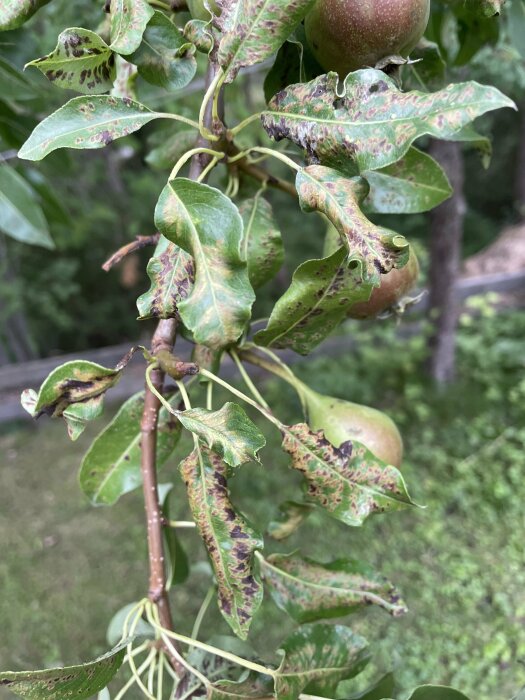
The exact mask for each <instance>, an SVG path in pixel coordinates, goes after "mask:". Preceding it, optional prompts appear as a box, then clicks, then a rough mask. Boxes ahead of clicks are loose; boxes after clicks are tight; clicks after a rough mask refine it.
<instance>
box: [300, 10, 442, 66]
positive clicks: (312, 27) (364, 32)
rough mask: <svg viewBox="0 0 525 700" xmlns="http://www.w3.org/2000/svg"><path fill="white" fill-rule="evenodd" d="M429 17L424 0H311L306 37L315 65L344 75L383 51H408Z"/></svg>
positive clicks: (383, 54)
mask: <svg viewBox="0 0 525 700" xmlns="http://www.w3.org/2000/svg"><path fill="white" fill-rule="evenodd" d="M429 16H430V0H317V2H316V4H315V5H314V6H313V8H312V10H311V11H310V12H309V13H308V15H307V16H306V18H305V31H306V39H307V41H308V44H309V46H310V48H311V50H312V52H313V54H314V56H315V58H316V59H317V61H318V62H319V63H320V65H321V66H322V67H323V68H324V69H325V70H326V71H336V72H337V73H339V76H340V77H341V78H344V77H345V76H346V75H347V74H348V73H350V72H351V71H354V70H357V69H358V68H366V67H372V68H373V67H374V66H375V65H376V64H377V63H378V62H379V61H380V60H381V59H383V58H386V57H387V56H392V55H398V56H408V54H409V53H410V51H412V49H413V48H414V47H415V45H416V44H417V43H418V41H419V40H420V39H421V37H422V36H423V34H424V32H425V29H426V26H427V24H428V19H429Z"/></svg>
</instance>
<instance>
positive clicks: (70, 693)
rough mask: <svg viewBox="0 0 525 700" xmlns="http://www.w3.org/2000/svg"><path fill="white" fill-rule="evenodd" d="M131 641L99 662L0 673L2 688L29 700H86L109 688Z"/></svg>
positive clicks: (101, 657)
mask: <svg viewBox="0 0 525 700" xmlns="http://www.w3.org/2000/svg"><path fill="white" fill-rule="evenodd" d="M127 644H128V640H126V641H124V642H121V643H120V644H118V645H117V646H116V647H114V648H113V649H112V650H111V651H108V653H107V654H104V655H103V656H99V658H98V659H95V661H90V662H88V663H86V664H82V665H77V666H66V667H64V668H48V669H45V670H42V671H17V672H10V671H7V672H3V673H2V672H0V687H1V688H6V689H7V690H10V691H11V692H12V693H15V695H18V696H20V697H21V698H27V700H67V699H68V698H74V699H75V700H85V699H86V698H91V697H93V695H96V694H97V693H98V691H99V690H102V688H105V687H106V686H107V684H108V683H109V682H110V681H111V679H112V678H113V676H114V675H115V674H116V673H117V671H118V670H119V668H120V666H121V665H122V661H123V659H124V655H125V653H126V646H127Z"/></svg>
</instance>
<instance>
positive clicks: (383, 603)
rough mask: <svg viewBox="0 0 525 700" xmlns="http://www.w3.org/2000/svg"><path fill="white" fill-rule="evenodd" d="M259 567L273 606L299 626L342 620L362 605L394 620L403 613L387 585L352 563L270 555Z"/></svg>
mask: <svg viewBox="0 0 525 700" xmlns="http://www.w3.org/2000/svg"><path fill="white" fill-rule="evenodd" d="M260 567H261V575H262V579H263V583H264V584H265V585H267V586H268V587H269V588H270V593H271V594H272V598H273V599H274V601H275V603H276V605H277V606H278V607H279V608H281V610H284V611H285V612H287V613H288V614H289V615H290V617H292V618H293V619H294V620H295V621H296V622H299V623H304V622H314V621H315V620H322V619H327V618H331V617H342V616H343V615H348V614H349V613H351V612H354V611H355V610H358V609H359V608H362V607H364V606H366V605H377V606H379V607H381V608H383V609H384V610H386V611H387V612H389V613H390V614H391V615H393V616H394V617H398V616H400V615H403V614H404V613H405V612H406V611H407V608H406V606H405V604H404V603H403V601H402V600H401V599H400V596H399V594H398V592H397V591H396V589H395V588H394V586H392V584H391V583H390V582H389V581H387V580H386V579H385V578H383V577H382V576H378V575H377V574H375V573H374V572H373V571H372V570H371V569H370V568H368V567H367V566H365V565H363V564H361V563H360V562H357V561H354V560H349V559H338V560H336V561H333V562H331V563H329V564H321V563H320V562H317V561H314V560H313V559H308V558H305V557H301V556H299V555H298V554H296V553H294V554H289V555H285V554H272V555H271V556H270V557H268V559H262V558H261V559H260Z"/></svg>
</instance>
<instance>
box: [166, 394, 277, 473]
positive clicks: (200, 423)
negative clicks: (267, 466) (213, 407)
mask: <svg viewBox="0 0 525 700" xmlns="http://www.w3.org/2000/svg"><path fill="white" fill-rule="evenodd" d="M177 415H178V418H179V420H180V422H181V423H182V425H183V426H184V427H185V428H186V429H187V430H191V432H192V433H195V435H198V436H199V438H200V439H201V440H202V441H203V442H204V443H206V444H207V445H208V447H209V448H210V450H213V451H214V452H216V453H217V455H219V457H221V458H222V459H224V461H225V462H226V464H229V465H230V466H231V467H238V466H239V465H241V464H244V463H245V462H248V461H250V460H256V461H258V460H259V457H258V456H257V453H258V452H259V450H261V449H262V448H263V447H264V446H265V444H266V440H265V438H264V435H263V434H262V433H261V431H260V430H259V429H258V428H257V426H256V425H255V424H254V423H252V421H251V420H250V419H249V418H248V416H247V415H246V413H245V411H244V409H242V408H241V407H240V406H238V405H237V404H235V403H230V402H227V403H225V404H224V406H222V408H221V409H220V410H218V411H208V410H206V409H205V408H190V409H188V410H187V411H181V412H180V413H178V414H177Z"/></svg>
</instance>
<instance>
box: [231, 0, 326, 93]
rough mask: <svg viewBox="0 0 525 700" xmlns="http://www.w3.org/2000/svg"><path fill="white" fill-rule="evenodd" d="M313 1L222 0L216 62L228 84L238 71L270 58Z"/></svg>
mask: <svg viewBox="0 0 525 700" xmlns="http://www.w3.org/2000/svg"><path fill="white" fill-rule="evenodd" d="M314 2H315V0H291V2H280V1H279V0H252V1H251V2H233V3H232V2H228V1H225V0H221V1H220V2H219V3H218V4H219V6H220V7H221V9H222V13H221V18H220V22H221V26H222V30H223V37H222V39H221V42H220V44H219V52H218V60H219V64H220V65H221V66H222V68H223V70H224V73H225V80H226V82H228V83H230V82H231V81H232V80H233V79H234V78H235V76H236V75H237V73H238V72H239V69H240V68H243V67H244V66H253V65H254V64H256V63H261V61H265V60H266V59H267V58H270V56H272V55H273V54H274V53H275V52H276V51H277V50H278V49H279V48H280V46H281V45H282V44H283V43H284V42H285V41H286V39H287V38H288V37H289V36H290V34H291V33H292V32H293V30H294V29H295V28H296V27H297V25H298V24H299V23H300V22H301V20H302V19H303V17H304V16H305V15H306V14H307V12H308V11H309V10H310V8H311V7H312V5H313V4H314Z"/></svg>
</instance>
